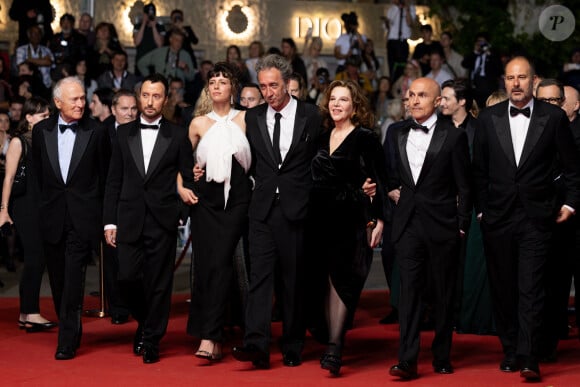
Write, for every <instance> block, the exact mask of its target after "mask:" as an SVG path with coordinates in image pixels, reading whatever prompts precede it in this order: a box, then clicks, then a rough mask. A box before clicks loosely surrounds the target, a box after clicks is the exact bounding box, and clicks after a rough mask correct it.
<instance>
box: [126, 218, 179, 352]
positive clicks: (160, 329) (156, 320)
mask: <svg viewBox="0 0 580 387" xmlns="http://www.w3.org/2000/svg"><path fill="white" fill-rule="evenodd" d="M146 211H147V212H146V214H145V220H144V223H143V229H142V232H141V235H140V237H139V238H138V239H137V240H136V241H133V242H130V243H118V244H117V247H118V249H119V251H118V253H119V287H120V290H121V294H122V296H123V297H124V298H125V304H126V305H127V306H128V307H129V310H130V311H131V314H132V315H133V317H134V318H135V319H136V320H137V322H138V323H139V326H140V327H141V329H142V330H143V342H144V345H145V346H158V345H159V341H161V338H162V337H163V336H164V335H165V332H166V331H167V324H168V322H169V311H170V308H171V291H172V286H173V267H174V264H175V254H176V250H177V224H176V225H175V230H171V231H169V230H167V229H165V228H164V227H162V226H161V225H160V224H159V223H158V222H157V220H156V219H155V217H154V216H153V215H152V214H151V213H150V212H149V211H148V210H146ZM128 227H136V225H128Z"/></svg>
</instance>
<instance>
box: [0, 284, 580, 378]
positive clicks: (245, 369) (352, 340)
mask: <svg viewBox="0 0 580 387" xmlns="http://www.w3.org/2000/svg"><path fill="white" fill-rule="evenodd" d="M185 298H186V296H185V295H178V296H175V298H174V305H173V311H172V318H171V321H170V324H169V330H168V333H167V335H166V337H165V338H164V340H163V341H162V343H161V356H162V357H161V361H160V362H159V363H157V364H153V365H144V364H143V363H142V361H141V359H140V358H138V357H136V356H134V355H133V354H132V352H131V343H132V337H133V333H134V330H135V328H136V325H135V323H134V322H131V323H128V324H125V325H121V326H113V325H111V324H110V320H109V319H95V318H85V319H84V321H83V324H84V325H83V327H84V335H83V340H82V345H81V348H80V349H79V351H78V352H77V357H76V358H75V359H73V360H70V361H55V360H54V358H53V356H54V351H55V348H56V339H57V331H56V330H54V331H52V332H44V333H34V334H32V333H31V334H27V333H25V332H24V331H20V330H18V328H17V324H16V321H17V318H18V302H17V300H16V299H11V298H2V299H0V303H1V304H0V370H1V374H0V384H1V385H2V386H23V385H29V386H69V385H70V386H72V385H74V386H82V387H85V386H96V385H101V386H102V385H109V386H118V385H123V386H134V385H140V386H185V385H188V386H192V385H193V386H205V387H212V386H246V385H248V386H317V387H320V386H365V387H371V386H385V385H401V383H403V382H400V381H398V380H396V379H394V378H392V377H391V376H390V375H389V374H388V368H389V367H390V366H391V365H392V364H394V363H395V362H396V360H397V348H398V326H397V325H387V326H381V325H378V324H377V321H378V320H379V318H380V317H382V316H384V315H385V314H386V312H387V310H386V306H385V305H386V302H385V298H386V293H385V292H379V291H372V292H365V293H364V294H363V297H362V299H361V305H360V307H359V311H358V313H357V317H356V321H355V329H353V330H352V331H350V332H349V334H348V335H347V347H346V348H345V353H344V359H343V360H344V363H345V365H344V367H343V370H342V375H341V376H340V377H339V378H334V377H330V376H329V375H328V373H327V372H326V371H324V370H321V369H320V366H319V363H318V358H319V356H320V354H321V352H322V350H323V347H322V346H320V345H318V344H317V343H315V342H314V341H313V340H312V339H310V338H309V339H308V341H307V343H306V348H305V351H304V364H303V365H302V366H300V367H297V368H288V367H284V366H283V365H282V358H281V354H280V352H279V351H278V349H277V348H276V347H275V346H273V348H272V369H270V370H267V371H258V370H253V369H252V368H251V366H250V365H249V364H247V363H239V362H237V361H235V360H234V359H233V358H232V357H231V355H230V349H231V345H232V343H233V344H237V343H239V342H240V340H241V333H240V331H235V332H234V333H232V337H231V340H230V342H228V343H227V344H226V346H225V352H226V357H225V359H224V360H223V361H222V362H220V363H217V364H214V365H207V364H206V363H204V362H203V361H201V360H198V359H196V358H195V357H193V349H194V347H196V346H197V344H198V342H197V340H195V339H193V338H191V337H190V336H187V335H186V333H185V325H186V321H187V308H188V305H187V304H186V303H185ZM91 302H93V301H92V300H91ZM41 309H42V310H45V311H48V310H51V302H50V300H49V299H43V300H42V304H41ZM47 317H54V316H51V315H50V314H48V316H47ZM280 330H281V327H280V324H279V323H276V324H274V325H273V332H274V336H275V338H277V337H279V335H280ZM573 334H574V336H573V338H571V339H569V340H565V341H563V342H562V343H561V344H560V351H559V361H558V362H557V363H553V364H545V365H542V366H541V370H542V375H543V380H542V382H541V383H538V384H537V385H540V386H570V387H576V386H579V385H580V350H579V348H580V341H579V340H578V338H577V331H574V332H573ZM431 339H432V334H431V333H425V334H423V336H422V350H421V355H420V359H419V360H420V363H419V373H420V378H419V379H416V380H414V381H411V382H408V384H409V385H413V386H519V385H521V384H522V383H523V382H522V381H521V379H520V377H519V374H517V373H514V374H505V373H502V372H500V371H499V370H498V364H499V361H500V360H501V356H502V354H501V350H500V345H499V342H498V339H497V338H496V337H494V336H476V335H455V338H454V347H453V354H452V360H453V364H454V366H455V368H456V371H455V374H453V375H438V374H434V373H433V371H432V369H431V356H430V350H429V346H430V343H431Z"/></svg>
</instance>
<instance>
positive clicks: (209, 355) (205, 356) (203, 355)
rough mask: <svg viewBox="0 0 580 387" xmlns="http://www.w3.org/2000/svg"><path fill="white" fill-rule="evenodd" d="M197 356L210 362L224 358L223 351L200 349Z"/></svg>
mask: <svg viewBox="0 0 580 387" xmlns="http://www.w3.org/2000/svg"><path fill="white" fill-rule="evenodd" d="M195 357H197V358H198V359H204V360H207V361H209V362H217V361H220V360H222V359H223V358H224V356H223V354H222V353H211V352H208V351H202V350H199V351H197V352H196V353H195Z"/></svg>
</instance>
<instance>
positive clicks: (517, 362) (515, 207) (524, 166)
mask: <svg viewBox="0 0 580 387" xmlns="http://www.w3.org/2000/svg"><path fill="white" fill-rule="evenodd" d="M534 79H535V74H534V69H533V67H532V65H531V64H530V62H529V61H528V60H527V59H525V58H523V57H516V58H514V59H512V60H511V61H510V62H508V64H507V65H506V68H505V85H506V91H507V94H508V97H509V100H508V101H505V102H502V103H499V104H497V105H494V106H492V107H490V108H489V109H486V110H484V111H483V112H482V114H480V116H479V124H480V127H479V129H478V131H477V132H476V134H475V140H474V150H473V170H474V179H475V187H476V210H477V213H478V215H480V217H481V228H482V232H483V236H484V247H485V249H486V256H487V258H488V273H489V279H490V286H491V293H492V302H493V308H494V317H495V321H496V324H497V333H498V335H499V338H500V341H501V344H502V346H503V351H504V355H505V357H504V359H503V361H502V362H501V363H500V370H502V371H505V372H515V371H517V370H518V369H519V370H520V375H521V376H522V377H523V378H525V379H526V380H538V379H540V370H539V367H538V355H539V354H538V331H539V328H540V325H541V322H542V313H541V312H542V307H543V304H544V283H543V282H544V272H545V263H546V258H547V257H548V255H549V250H550V244H551V240H552V236H553V230H554V226H555V223H562V222H565V221H570V218H571V217H572V216H573V214H574V212H575V209H577V208H579V207H578V206H579V205H580V170H579V168H580V159H579V156H578V151H577V149H576V147H575V145H574V140H573V138H572V134H571V131H570V128H569V122H568V119H567V118H566V115H565V114H564V112H563V110H562V109H560V108H559V107H557V106H553V105H550V104H548V103H545V102H542V101H539V100H536V99H534V98H533V96H532V88H533V81H534ZM558 165H561V166H562V169H560V168H559V167H558ZM562 171H563V176H562V177H561V178H563V179H565V181H566V188H567V191H566V197H565V199H564V201H563V203H564V204H563V205H559V204H558V202H557V194H556V193H557V192H556V184H555V182H554V180H555V179H556V178H557V177H558V176H559V175H560V173H561V172H562Z"/></svg>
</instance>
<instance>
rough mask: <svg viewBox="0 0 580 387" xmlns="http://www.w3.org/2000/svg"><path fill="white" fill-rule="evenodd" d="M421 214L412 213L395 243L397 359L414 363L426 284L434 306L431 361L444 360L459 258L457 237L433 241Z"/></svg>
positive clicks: (447, 354)
mask: <svg viewBox="0 0 580 387" xmlns="http://www.w3.org/2000/svg"><path fill="white" fill-rule="evenodd" d="M430 232H433V231H432V230H428V229H426V228H425V227H424V223H423V222H422V221H421V217H420V216H418V215H417V214H415V215H413V216H412V217H411V219H410V220H409V222H408V224H407V227H406V229H405V231H404V232H403V234H402V236H401V238H400V239H399V240H398V241H397V243H396V244H395V249H396V259H397V262H398V264H399V270H400V279H401V285H400V286H401V294H400V296H399V324H400V347H399V360H400V361H407V362H410V363H416V362H417V358H418V357H419V349H420V322H421V318H422V304H423V302H424V300H423V298H424V296H425V294H426V291H425V289H426V288H427V287H428V288H429V290H430V292H431V293H432V294H431V298H430V305H431V306H432V307H433V314H434V315H433V317H434V320H435V337H434V338H433V343H432V345H431V350H432V352H433V361H434V362H447V361H449V356H450V352H451V341H452V337H453V311H454V309H453V306H454V304H453V299H454V292H455V284H456V278H457V264H458V261H459V241H460V240H459V230H457V237H456V238H451V239H449V240H444V241H434V240H433V239H432V237H431V235H430V234H429V233H430Z"/></svg>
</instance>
